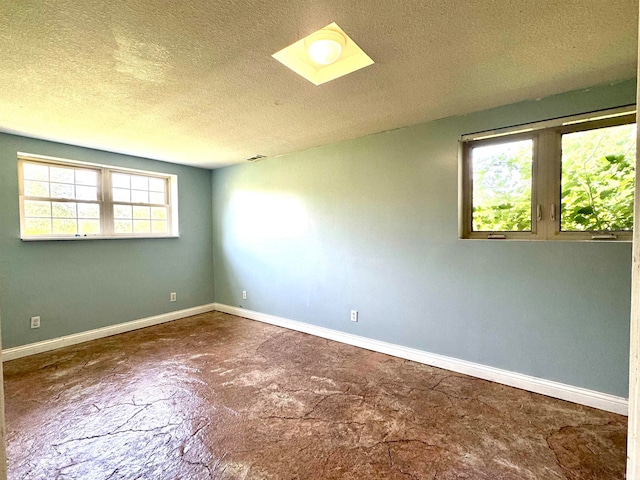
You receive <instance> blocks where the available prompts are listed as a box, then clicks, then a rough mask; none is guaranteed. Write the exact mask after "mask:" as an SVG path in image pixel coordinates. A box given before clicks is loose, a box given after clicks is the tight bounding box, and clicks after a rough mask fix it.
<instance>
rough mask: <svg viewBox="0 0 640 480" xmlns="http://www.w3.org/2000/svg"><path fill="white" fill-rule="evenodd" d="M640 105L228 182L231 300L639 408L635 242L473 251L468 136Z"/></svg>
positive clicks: (226, 254)
mask: <svg viewBox="0 0 640 480" xmlns="http://www.w3.org/2000/svg"><path fill="white" fill-rule="evenodd" d="M425 88H428V86H425ZM634 102H635V80H631V81H627V82H623V83H619V84H616V85H612V86H604V87H596V88H592V89H589V90H584V91H577V92H570V93H566V94H562V95H558V96H554V97H549V98H545V99H542V100H538V101H531V102H525V103H520V104H517V105H510V106H506V107H501V108H496V109H493V110H490V111H485V112H480V113H475V114H472V115H467V116H460V117H454V118H448V119H444V120H439V121H434V122H430V123H426V124H422V125H417V126H413V127H408V128H403V129H400V130H394V131H391V132H386V133H381V134H378V135H373V136H368V137H364V138H359V139H356V140H352V141H347V142H342V143H338V144H333V145H328V146H323V147H320V148H316V149H312V150H307V151H304V152H300V153H295V154H290V155H286V156H282V157H278V158H272V159H266V160H263V161H260V162H257V163H253V164H244V165H241V166H234V167H228V168H224V169H220V170H216V171H214V173H213V178H212V181H213V205H214V229H215V230H214V236H215V246H214V265H215V297H216V301H217V302H220V303H224V304H229V305H242V306H243V307H245V308H248V309H251V310H255V311H259V312H264V313H269V314H273V315H278V316H282V317H285V318H289V319H293V320H298V321H302V322H307V323H310V324H315V325H320V326H323V327H328V328H332V329H336V330H340V331H344V332H348V333H353V334H357V335H363V336H365V337H370V338H374V339H379V340H384V341H388V342H392V343H396V344H400V345H405V346H409V347H414V348H418V349H422V350H425V351H428V352H433V353H438V354H443V355H448V356H452V357H456V358H459V359H464V360H468V361H472V362H478V363H481V364H484V365H489V366H493V367H498V368H502V369H506V370H511V371H514V372H520V373H524V374H527V375H533V376H536V377H542V378H546V379H550V380H554V381H559V382H562V383H566V384H570V385H575V386H579V387H584V388H588V389H593V390H598V391H601V392H606V393H610V394H614V395H620V396H626V395H627V392H628V352H629V314H630V274H631V273H630V272H631V244H629V243H590V242H582V243H578V242H573V243H570V242H550V241H549V242H532V241H520V242H518V241H486V240H485V241H473V240H459V239H458V238H457V237H458V231H457V218H458V213H457V208H458V138H459V136H460V135H461V134H465V133H471V132H477V131H482V130H488V129H493V128H498V127H504V126H510V125H515V124H520V123H526V122H533V121H538V120H544V119H549V118H553V117H559V116H564V115H571V114H577V113H582V112H587V111H593V110H597V109H603V108H608V107H614V106H619V105H625V104H630V103H634ZM242 290H247V292H248V298H247V300H242V297H241V293H242ZM350 309H357V310H359V313H360V321H359V322H358V323H352V322H350V321H349V311H350Z"/></svg>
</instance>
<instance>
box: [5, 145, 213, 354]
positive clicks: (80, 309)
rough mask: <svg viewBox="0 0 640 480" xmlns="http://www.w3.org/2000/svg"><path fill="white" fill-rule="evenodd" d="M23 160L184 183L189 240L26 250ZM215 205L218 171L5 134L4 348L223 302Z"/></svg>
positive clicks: (183, 216)
mask: <svg viewBox="0 0 640 480" xmlns="http://www.w3.org/2000/svg"><path fill="white" fill-rule="evenodd" d="M18 151H21V152H27V153H33V154H40V155H49V156H54V157H62V158H67V159H73V160H80V161H87V162H94V163H102V164H107V165H116V166H122V167H129V168H138V169H143V170H155V171H160V172H163V173H170V174H176V175H177V176H178V195H179V220H180V238H168V239H119V240H85V241H42V242H22V241H21V240H20V238H19V236H20V219H19V211H18V173H17V157H16V154H17V152H18ZM210 198H211V172H210V171H208V170H202V169H198V168H192V167H185V166H180V165H174V164H169V163H164V162H157V161H153V160H147V159H142V158H137V157H129V156H125V155H117V154H113V153H107V152H103V151H97V150H91V149H86V148H79V147H73V146H69V145H63V144H57V143H52V142H46V141H40V140H34V139H30V138H25V137H19V136H13V135H7V134H0V304H1V305H2V341H3V347H4V348H8V347H14V346H18V345H24V344H28V343H33V342H37V341H41V340H45V339H50V338H56V337H60V336H63V335H69V334H73V333H77V332H82V331H85V330H91V329H94V328H99V327H104V326H108V325H113V324H117V323H122V322H127V321H130V320H137V319H140V318H145V317H149V316H152V315H158V314H161V313H165V312H170V311H174V310H180V309H183V308H189V307H194V306H199V305H204V304H208V303H211V302H213V266H212V264H211V258H212V243H213V239H212V224H211V218H212V211H211V201H210ZM170 292H177V294H178V301H177V302H176V303H170V302H169V293H170ZM33 315H40V316H41V321H42V326H41V328H40V329H35V330H31V329H30V325H29V318H30V317H31V316H33Z"/></svg>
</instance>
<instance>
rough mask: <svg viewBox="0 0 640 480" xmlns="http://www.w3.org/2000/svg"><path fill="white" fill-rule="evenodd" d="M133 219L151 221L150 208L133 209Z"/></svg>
mask: <svg viewBox="0 0 640 480" xmlns="http://www.w3.org/2000/svg"><path fill="white" fill-rule="evenodd" d="M133 218H139V219H147V220H148V219H150V218H151V209H150V208H149V207H133Z"/></svg>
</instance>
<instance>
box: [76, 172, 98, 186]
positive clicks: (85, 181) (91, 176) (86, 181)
mask: <svg viewBox="0 0 640 480" xmlns="http://www.w3.org/2000/svg"><path fill="white" fill-rule="evenodd" d="M76 184H77V185H91V186H97V185H98V172H96V171H94V170H76Z"/></svg>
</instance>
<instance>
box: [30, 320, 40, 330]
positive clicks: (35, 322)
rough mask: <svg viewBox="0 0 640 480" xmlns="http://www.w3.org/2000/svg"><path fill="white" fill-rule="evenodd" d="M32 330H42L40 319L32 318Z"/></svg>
mask: <svg viewBox="0 0 640 480" xmlns="http://www.w3.org/2000/svg"><path fill="white" fill-rule="evenodd" d="M31 328H40V317H31Z"/></svg>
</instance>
